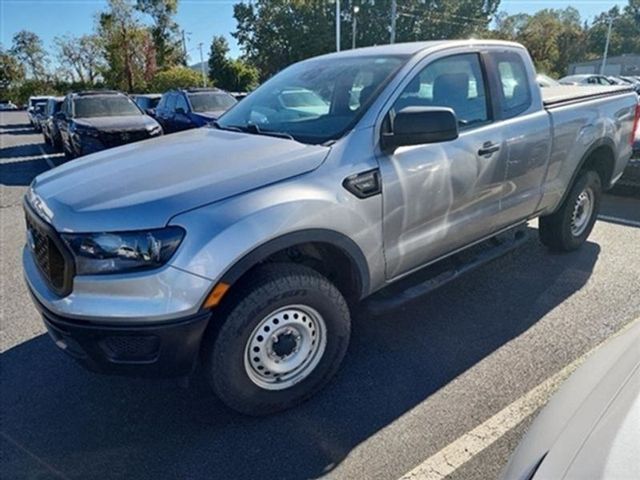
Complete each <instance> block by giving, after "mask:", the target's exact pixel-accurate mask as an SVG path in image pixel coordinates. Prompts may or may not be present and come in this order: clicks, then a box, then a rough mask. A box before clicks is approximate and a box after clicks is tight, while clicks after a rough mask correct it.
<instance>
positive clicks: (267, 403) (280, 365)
mask: <svg viewBox="0 0 640 480" xmlns="http://www.w3.org/2000/svg"><path fill="white" fill-rule="evenodd" d="M234 289H235V290H236V292H238V293H237V294H236V297H235V298H232V299H230V300H229V302H228V304H227V305H226V306H224V307H222V308H223V311H222V312H221V313H222V318H219V320H218V321H220V322H222V323H221V325H220V327H219V329H218V330H217V331H216V332H213V331H212V332H209V333H208V338H207V339H206V340H205V342H206V343H205V347H204V368H205V375H206V376H207V378H208V380H209V382H210V384H211V386H212V387H213V390H214V391H215V393H216V394H217V395H218V397H219V398H220V399H221V400H222V401H223V402H224V403H226V404H227V405H228V406H229V407H231V408H233V409H234V410H237V411H239V412H241V413H245V414H249V415H264V414H268V413H273V412H277V411H281V410H285V409H287V408H291V407H293V406H295V405H297V404H299V403H301V402H303V401H305V400H306V399H308V398H309V397H310V396H312V395H313V394H314V393H315V392H317V391H318V390H320V389H321V388H322V387H323V386H324V385H325V384H326V383H327V382H328V381H329V380H330V379H331V378H332V377H333V375H334V374H335V372H336V371H337V370H338V367H339V366H340V363H341V362H342V359H343V357H344V355H345V353H346V350H347V346H348V343H349V335H350V315H349V309H348V307H347V303H346V301H345V300H344V298H343V296H342V295H341V294H340V292H339V291H338V290H337V288H336V287H335V286H334V285H333V284H332V283H331V282H329V280H327V279H326V278H325V277H323V276H322V275H320V274H319V273H317V272H316V271H315V270H312V269H310V268H308V267H305V266H301V265H296V264H277V263H276V264H270V265H265V266H262V267H259V268H258V269H256V270H255V271H254V272H253V273H252V274H251V278H250V280H249V281H248V282H244V283H241V284H239V285H237V286H236V287H235V288H234Z"/></svg>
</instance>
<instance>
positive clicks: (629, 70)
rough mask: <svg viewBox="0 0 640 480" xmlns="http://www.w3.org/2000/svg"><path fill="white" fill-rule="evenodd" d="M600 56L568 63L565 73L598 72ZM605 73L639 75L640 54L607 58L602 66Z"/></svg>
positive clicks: (600, 62)
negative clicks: (605, 63)
mask: <svg viewBox="0 0 640 480" xmlns="http://www.w3.org/2000/svg"><path fill="white" fill-rule="evenodd" d="M601 66H602V58H598V59H596V60H590V61H588V62H580V63H572V64H570V65H569V71H568V72H567V75H577V74H581V73H600V67H601ZM604 74H605V75H640V55H636V54H626V55H620V56H618V57H609V58H607V65H606V66H605V68H604Z"/></svg>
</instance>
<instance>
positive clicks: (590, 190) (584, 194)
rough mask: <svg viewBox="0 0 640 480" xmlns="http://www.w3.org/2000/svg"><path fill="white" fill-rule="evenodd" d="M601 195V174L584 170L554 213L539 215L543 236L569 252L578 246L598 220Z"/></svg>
mask: <svg viewBox="0 0 640 480" xmlns="http://www.w3.org/2000/svg"><path fill="white" fill-rule="evenodd" d="M601 198H602V182H601V180H600V176H599V175H598V174H597V173H596V172H594V171H591V170H588V171H584V172H581V173H580V174H579V175H578V178H577V179H576V181H575V182H574V184H573V186H572V187H571V190H570V191H569V194H568V195H567V198H566V199H565V200H564V202H563V203H562V205H561V206H560V208H559V209H558V210H557V211H556V212H554V213H553V214H551V215H546V216H543V217H540V222H539V233H540V240H541V241H542V243H544V244H545V245H546V246H547V247H549V248H550V249H551V250H555V251H560V252H569V251H572V250H575V249H577V248H579V247H580V246H581V245H582V244H583V243H584V242H585V241H586V240H587V237H588V236H589V234H590V233H591V230H593V226H594V225H595V223H596V219H597V217H598V212H599V211H600V200H601Z"/></svg>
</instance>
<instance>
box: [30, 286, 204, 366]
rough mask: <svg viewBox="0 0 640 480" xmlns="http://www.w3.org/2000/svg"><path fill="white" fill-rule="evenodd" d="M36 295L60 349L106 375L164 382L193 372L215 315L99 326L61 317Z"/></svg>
mask: <svg viewBox="0 0 640 480" xmlns="http://www.w3.org/2000/svg"><path fill="white" fill-rule="evenodd" d="M29 291H30V292H31V290H30V289H29ZM32 297H33V300H34V303H35V305H36V308H37V309H38V310H39V312H40V313H41V315H42V319H43V320H44V324H45V326H46V327H47V330H48V332H49V335H50V336H51V338H52V339H53V341H54V343H55V344H56V346H57V347H58V348H59V349H61V350H62V351H64V352H65V353H66V354H68V355H69V356H71V357H72V358H73V359H74V360H76V361H77V362H78V363H80V364H81V365H82V366H84V367H86V368H87V369H89V370H91V371H94V372H98V373H103V374H113V375H126V376H135V377H162V378H171V377H179V376H184V375H187V374H189V373H190V372H191V371H192V370H193V368H194V366H195V364H196V360H197V358H198V352H199V351H200V342H201V339H202V335H203V333H204V331H205V328H206V327H207V325H208V323H209V319H210V316H211V313H210V312H207V311H204V312H200V313H198V314H196V315H191V316H188V317H185V318H181V319H178V320H173V321H171V322H163V323H154V324H145V325H140V324H126V323H121V324H117V325H113V324H95V323H89V322H87V321H82V320H78V319H70V318H65V317H61V316H59V315H56V314H54V313H53V312H51V311H50V310H48V309H47V308H46V307H45V306H44V305H42V303H40V302H39V301H38V299H37V298H36V297H35V296H34V295H33V294H32Z"/></svg>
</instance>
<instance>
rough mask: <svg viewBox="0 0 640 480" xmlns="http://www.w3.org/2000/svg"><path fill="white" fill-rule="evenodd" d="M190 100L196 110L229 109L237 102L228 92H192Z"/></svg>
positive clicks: (199, 111) (201, 111)
mask: <svg viewBox="0 0 640 480" xmlns="http://www.w3.org/2000/svg"><path fill="white" fill-rule="evenodd" d="M189 101H190V102H191V108H192V109H193V111H194V112H197V113H203V112H219V111H220V110H227V109H228V108H230V107H232V106H233V105H234V104H235V103H236V99H235V98H233V97H232V96H231V95H229V94H227V93H210V92H209V93H190V94H189Z"/></svg>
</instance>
